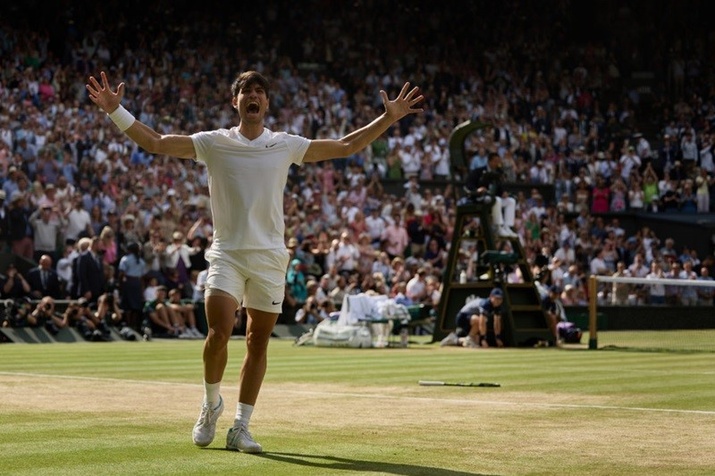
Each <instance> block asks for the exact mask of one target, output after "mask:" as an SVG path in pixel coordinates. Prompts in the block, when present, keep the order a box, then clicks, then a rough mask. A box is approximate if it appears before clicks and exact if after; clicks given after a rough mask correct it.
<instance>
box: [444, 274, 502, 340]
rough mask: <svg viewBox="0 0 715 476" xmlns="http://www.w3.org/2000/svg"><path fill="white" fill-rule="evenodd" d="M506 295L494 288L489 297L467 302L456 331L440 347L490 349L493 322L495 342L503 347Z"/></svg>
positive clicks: (457, 321) (457, 320) (457, 319)
mask: <svg viewBox="0 0 715 476" xmlns="http://www.w3.org/2000/svg"><path fill="white" fill-rule="evenodd" d="M503 302H504V293H503V292H502V290H501V289H499V288H493V289H492V290H491V291H490V292H489V297H486V298H475V299H473V300H471V301H469V302H467V303H466V304H465V305H464V306H462V308H461V309H460V310H459V312H458V313H457V316H456V329H455V330H454V331H453V332H450V333H449V334H448V335H447V336H446V337H445V338H444V339H442V342H441V344H440V345H442V346H446V345H459V344H460V343H461V344H462V346H464V347H471V348H475V347H489V341H488V340H487V330H488V323H489V322H490V321H491V322H492V324H493V330H494V340H495V343H496V345H497V347H503V346H504V342H503V341H502V336H501V313H502V303H503Z"/></svg>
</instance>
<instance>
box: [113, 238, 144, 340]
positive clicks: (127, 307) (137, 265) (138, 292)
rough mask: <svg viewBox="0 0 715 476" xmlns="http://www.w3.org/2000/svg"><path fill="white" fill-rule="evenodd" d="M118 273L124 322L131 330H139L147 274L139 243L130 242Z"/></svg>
mask: <svg viewBox="0 0 715 476" xmlns="http://www.w3.org/2000/svg"><path fill="white" fill-rule="evenodd" d="M117 271H118V276H117V281H118V282H119V295H120V298H121V299H120V303H121V308H122V311H123V314H124V320H125V322H126V324H127V325H128V326H129V327H130V328H132V329H134V330H139V329H140V325H141V320H142V319H141V313H142V311H143V309H144V277H145V275H146V273H147V267H146V262H145V261H144V259H143V258H142V257H141V250H140V248H139V243H137V242H130V243H129V244H128V245H127V254H125V255H124V256H122V257H121V259H120V260H119V265H118V267H117Z"/></svg>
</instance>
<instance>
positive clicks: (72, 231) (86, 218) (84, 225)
mask: <svg viewBox="0 0 715 476" xmlns="http://www.w3.org/2000/svg"><path fill="white" fill-rule="evenodd" d="M65 218H66V220H67V229H66V230H65V237H66V238H67V239H70V240H73V241H75V242H76V241H77V240H79V239H80V238H82V237H84V236H87V237H93V236H94V235H95V233H94V229H93V228H92V217H91V216H90V215H89V212H88V211H87V210H85V209H84V200H83V199H82V194H81V193H80V192H78V193H75V194H74V196H73V197H72V205H71V208H70V209H69V210H67V211H66V212H65Z"/></svg>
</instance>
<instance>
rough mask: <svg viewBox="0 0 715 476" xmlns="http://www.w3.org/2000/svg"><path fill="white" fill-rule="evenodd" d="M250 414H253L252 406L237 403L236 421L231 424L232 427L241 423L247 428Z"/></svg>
mask: <svg viewBox="0 0 715 476" xmlns="http://www.w3.org/2000/svg"><path fill="white" fill-rule="evenodd" d="M251 414H253V405H249V404H247V403H241V402H239V403H238V405H236V419H235V420H234V422H233V424H234V426H236V425H238V424H239V423H242V424H244V425H245V426H246V427H247V426H248V422H249V421H251Z"/></svg>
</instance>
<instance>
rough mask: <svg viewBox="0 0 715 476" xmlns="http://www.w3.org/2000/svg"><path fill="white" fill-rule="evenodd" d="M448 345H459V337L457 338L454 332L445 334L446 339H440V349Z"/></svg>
mask: <svg viewBox="0 0 715 476" xmlns="http://www.w3.org/2000/svg"><path fill="white" fill-rule="evenodd" d="M448 345H459V337H457V333H456V332H450V333H449V334H447V337H445V338H444V339H442V341H441V342H440V343H439V346H440V347H446V346H448Z"/></svg>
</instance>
